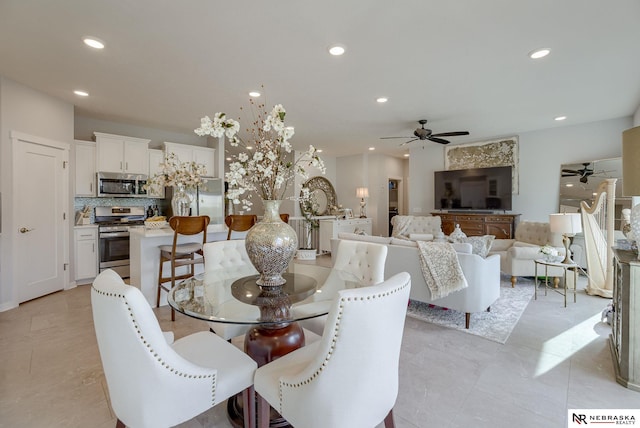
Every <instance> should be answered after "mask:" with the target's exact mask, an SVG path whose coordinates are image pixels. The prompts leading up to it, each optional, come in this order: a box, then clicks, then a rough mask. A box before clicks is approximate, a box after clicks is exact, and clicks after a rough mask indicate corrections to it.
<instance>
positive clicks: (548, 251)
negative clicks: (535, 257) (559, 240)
mask: <svg viewBox="0 0 640 428" xmlns="http://www.w3.org/2000/svg"><path fill="white" fill-rule="evenodd" d="M540 252H541V253H542V254H544V255H545V256H554V257H555V256H557V255H558V250H557V249H556V248H554V247H552V246H551V245H543V246H542V247H540Z"/></svg>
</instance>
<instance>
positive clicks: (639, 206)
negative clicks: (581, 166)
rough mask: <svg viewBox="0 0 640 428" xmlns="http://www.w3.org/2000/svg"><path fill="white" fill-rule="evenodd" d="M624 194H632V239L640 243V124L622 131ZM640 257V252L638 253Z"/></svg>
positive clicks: (630, 220) (639, 257)
mask: <svg viewBox="0 0 640 428" xmlns="http://www.w3.org/2000/svg"><path fill="white" fill-rule="evenodd" d="M622 195H623V196H632V199H631V200H632V202H631V204H632V205H633V207H632V208H631V215H630V218H629V222H630V223H631V235H630V236H631V239H633V240H634V241H636V243H640V203H637V198H636V197H638V196H640V126H636V127H635V128H631V129H627V130H626V131H624V132H623V133H622ZM638 259H640V252H639V253H638Z"/></svg>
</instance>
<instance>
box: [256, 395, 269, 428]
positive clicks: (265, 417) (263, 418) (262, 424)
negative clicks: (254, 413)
mask: <svg viewBox="0 0 640 428" xmlns="http://www.w3.org/2000/svg"><path fill="white" fill-rule="evenodd" d="M256 397H257V398H258V428H269V422H270V419H271V406H270V405H269V403H268V402H267V400H265V399H264V398H262V397H261V396H260V394H256Z"/></svg>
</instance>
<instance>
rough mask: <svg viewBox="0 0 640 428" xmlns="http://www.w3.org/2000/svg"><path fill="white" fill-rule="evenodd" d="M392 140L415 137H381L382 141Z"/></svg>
mask: <svg viewBox="0 0 640 428" xmlns="http://www.w3.org/2000/svg"><path fill="white" fill-rule="evenodd" d="M392 138H413V137H380V139H381V140H390V139H392Z"/></svg>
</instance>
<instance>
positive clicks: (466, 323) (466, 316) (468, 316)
mask: <svg viewBox="0 0 640 428" xmlns="http://www.w3.org/2000/svg"><path fill="white" fill-rule="evenodd" d="M469 324H471V313H470V312H467V313H466V314H464V328H466V329H467V330H468V329H469Z"/></svg>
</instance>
